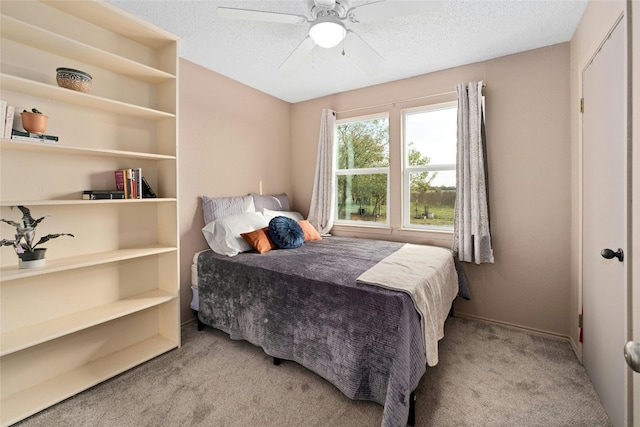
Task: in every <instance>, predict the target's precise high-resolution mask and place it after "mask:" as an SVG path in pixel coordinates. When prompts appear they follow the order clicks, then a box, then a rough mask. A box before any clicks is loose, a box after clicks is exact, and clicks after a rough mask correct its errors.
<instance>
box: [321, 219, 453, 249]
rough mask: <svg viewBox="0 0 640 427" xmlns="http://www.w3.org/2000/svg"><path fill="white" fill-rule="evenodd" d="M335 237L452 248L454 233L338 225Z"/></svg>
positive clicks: (335, 229) (334, 227)
mask: <svg viewBox="0 0 640 427" xmlns="http://www.w3.org/2000/svg"><path fill="white" fill-rule="evenodd" d="M331 233H332V234H333V235H335V236H343V237H360V238H364V239H381V240H391V241H396V242H405V243H415V244H422V245H433V246H441V247H445V248H451V246H452V245H453V231H444V230H442V231H441V230H418V229H414V228H396V229H393V228H391V227H386V226H384V227H373V226H367V225H351V224H349V225H347V224H336V225H334V226H333V228H332V229H331Z"/></svg>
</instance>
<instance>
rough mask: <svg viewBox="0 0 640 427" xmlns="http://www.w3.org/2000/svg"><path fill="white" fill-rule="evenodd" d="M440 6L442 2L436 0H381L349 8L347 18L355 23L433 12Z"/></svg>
mask: <svg viewBox="0 0 640 427" xmlns="http://www.w3.org/2000/svg"><path fill="white" fill-rule="evenodd" d="M440 6H441V2H440V1H434V0H419V1H417V0H414V1H411V0H398V1H385V0H380V1H376V2H373V3H367V4H364V5H362V6H356V7H353V8H351V9H349V10H348V11H347V19H348V20H349V21H351V22H353V23H354V24H360V23H366V22H373V21H380V20H382V19H390V18H395V17H398V16H405V15H417V14H421V13H432V12H435V11H437V10H439V9H440Z"/></svg>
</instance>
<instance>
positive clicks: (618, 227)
mask: <svg viewBox="0 0 640 427" xmlns="http://www.w3.org/2000/svg"><path fill="white" fill-rule="evenodd" d="M625 49H626V47H625V22H624V20H623V19H621V20H620V21H618V23H617V24H616V26H615V27H614V29H613V30H612V32H611V34H610V36H609V37H608V39H607V40H606V41H605V42H604V43H603V45H602V46H601V48H600V50H599V51H598V52H597V53H596V54H595V56H594V57H593V59H592V61H591V63H589V65H587V67H586V68H585V70H584V71H583V78H582V84H583V87H582V93H583V98H584V113H583V115H582V120H583V122H582V144H583V145H582V149H583V152H582V156H583V157H582V161H583V163H582V164H583V176H582V183H583V187H582V191H583V194H582V200H583V205H582V209H583V211H582V212H583V223H582V224H583V231H582V242H583V248H582V250H583V252H582V278H583V290H582V292H583V310H584V315H583V346H582V357H583V363H584V366H585V368H586V370H587V373H588V374H589V377H590V378H591V381H592V382H593V385H594V387H595V389H596V391H597V392H598V395H599V396H600V400H601V401H602V404H603V406H604V408H605V410H606V411H607V414H608V415H609V418H610V419H611V421H612V422H613V424H614V426H616V427H618V426H626V425H627V421H628V414H627V409H628V405H629V395H628V391H627V382H628V367H627V365H626V362H625V360H624V356H623V348H624V345H625V344H626V342H627V316H628V310H627V270H626V265H627V262H626V260H624V258H623V257H622V256H620V258H623V259H622V260H620V259H619V258H618V257H615V256H614V257H613V258H610V259H607V258H605V257H603V256H602V255H601V251H602V250H603V249H607V248H608V249H611V250H612V252H614V253H615V252H617V251H618V249H619V248H620V249H621V252H625V251H626V237H627V196H626V194H627V168H626V158H627V157H626V156H627V130H626V117H627V107H626V105H627V104H626V102H627V94H626V91H627V88H626V71H625V70H626V60H625V56H626V51H625ZM608 255H612V253H609V254H608Z"/></svg>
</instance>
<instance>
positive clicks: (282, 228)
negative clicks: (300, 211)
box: [269, 216, 304, 249]
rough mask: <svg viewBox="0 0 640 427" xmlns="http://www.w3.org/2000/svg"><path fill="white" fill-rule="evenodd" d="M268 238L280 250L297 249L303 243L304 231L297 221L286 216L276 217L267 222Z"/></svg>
mask: <svg viewBox="0 0 640 427" xmlns="http://www.w3.org/2000/svg"><path fill="white" fill-rule="evenodd" d="M269 236H270V237H271V240H273V243H275V244H276V246H277V247H279V248H281V249H294V248H299V247H300V246H302V244H303V243H304V231H302V227H300V224H298V221H296V220H295V219H292V218H288V217H286V216H277V217H275V218H273V219H272V220H271V221H269Z"/></svg>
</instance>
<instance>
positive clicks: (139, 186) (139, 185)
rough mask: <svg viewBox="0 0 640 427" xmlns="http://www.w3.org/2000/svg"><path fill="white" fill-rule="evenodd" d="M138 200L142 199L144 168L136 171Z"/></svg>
mask: <svg viewBox="0 0 640 427" xmlns="http://www.w3.org/2000/svg"><path fill="white" fill-rule="evenodd" d="M136 186H137V187H136V198H137V199H142V168H137V169H136Z"/></svg>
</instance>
